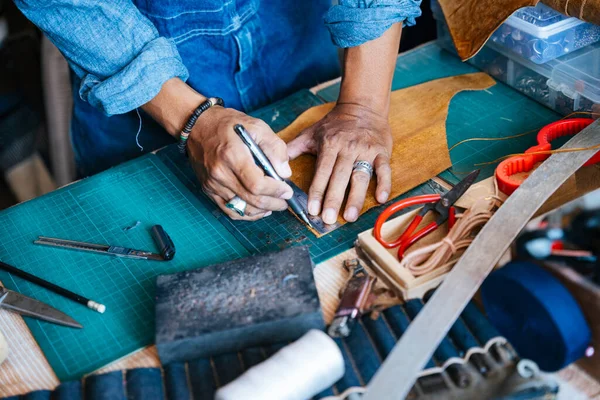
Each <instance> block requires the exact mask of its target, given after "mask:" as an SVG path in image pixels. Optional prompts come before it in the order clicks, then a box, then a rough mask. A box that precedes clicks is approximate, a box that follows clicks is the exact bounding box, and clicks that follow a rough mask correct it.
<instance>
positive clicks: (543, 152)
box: [475, 144, 600, 166]
mask: <svg viewBox="0 0 600 400" xmlns="http://www.w3.org/2000/svg"><path fill="white" fill-rule="evenodd" d="M598 149H600V144H596V145H594V146H589V147H574V148H571V149H556V150H544V151H532V152H529V153H515V154H508V155H506V156H502V157H500V158H497V159H495V160H494V161H488V162H483V163H478V164H475V166H481V165H489V164H495V163H497V162H499V161H502V160H505V159H507V158H511V157H516V156H524V155H528V156H533V155H541V154H550V155H551V154H558V153H576V152H579V151H590V150H598Z"/></svg>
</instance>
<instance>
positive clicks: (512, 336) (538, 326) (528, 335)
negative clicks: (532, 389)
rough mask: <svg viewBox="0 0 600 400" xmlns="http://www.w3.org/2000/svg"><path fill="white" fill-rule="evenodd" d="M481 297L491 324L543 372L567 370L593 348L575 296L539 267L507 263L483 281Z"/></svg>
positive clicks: (527, 263)
mask: <svg viewBox="0 0 600 400" xmlns="http://www.w3.org/2000/svg"><path fill="white" fill-rule="evenodd" d="M481 295H482V300H483V304H484V306H485V309H486V311H487V315H488V317H489V319H490V321H491V322H492V324H493V325H494V326H495V327H496V328H497V329H498V330H499V331H500V333H502V335H504V336H505V337H506V338H507V339H508V341H509V342H510V343H511V344H512V345H513V346H514V347H515V349H516V350H517V352H518V353H519V355H520V356H521V357H523V358H529V359H531V360H533V361H535V362H536V363H537V364H538V365H539V367H540V368H541V369H542V370H544V371H550V372H552V371H557V370H559V369H561V368H563V367H565V366H567V365H569V364H570V363H572V362H574V361H575V360H577V359H579V358H580V357H582V356H583V355H584V353H585V350H586V348H587V347H588V346H589V344H590V340H591V332H590V328H589V326H588V324H587V322H586V320H585V318H584V316H583V313H582V312H581V309H580V308H579V305H578V304H577V302H576V301H575V299H573V296H571V294H570V293H569V292H568V290H567V289H566V288H565V287H564V286H563V285H562V284H561V283H560V282H559V281H558V280H557V279H556V278H554V277H553V276H552V275H551V274H550V273H549V272H547V271H545V270H544V269H542V268H541V267H539V266H538V265H536V264H533V263H529V262H511V263H508V264H507V265H505V266H504V267H503V268H500V269H498V270H496V271H494V272H493V273H492V274H491V275H490V276H489V277H488V278H487V279H486V280H485V282H484V283H483V285H482V286H481Z"/></svg>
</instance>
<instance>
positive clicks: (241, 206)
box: [225, 196, 248, 217]
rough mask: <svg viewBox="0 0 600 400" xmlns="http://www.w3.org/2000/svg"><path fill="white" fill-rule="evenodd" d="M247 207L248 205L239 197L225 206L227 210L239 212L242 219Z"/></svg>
mask: <svg viewBox="0 0 600 400" xmlns="http://www.w3.org/2000/svg"><path fill="white" fill-rule="evenodd" d="M247 205H248V203H246V201H244V200H243V199H242V198H240V197H238V196H233V198H232V199H231V200H229V201H228V202H227V203H226V204H225V206H227V208H229V209H231V210H233V211H235V212H237V213H238V214H239V215H240V217H243V216H244V215H245V213H246V206H247Z"/></svg>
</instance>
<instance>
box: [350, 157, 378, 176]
mask: <svg viewBox="0 0 600 400" xmlns="http://www.w3.org/2000/svg"><path fill="white" fill-rule="evenodd" d="M355 172H364V173H365V174H367V175H369V179H370V178H371V177H372V176H373V166H372V165H371V163H370V162H368V161H364V160H359V161H357V162H355V163H354V166H353V167H352V173H355Z"/></svg>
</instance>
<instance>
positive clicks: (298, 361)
mask: <svg viewBox="0 0 600 400" xmlns="http://www.w3.org/2000/svg"><path fill="white" fill-rule="evenodd" d="M342 376H344V359H343V357H342V353H341V351H340V349H339V348H338V346H337V344H336V343H335V342H334V341H333V339H331V338H330V337H329V336H328V335H327V334H325V333H324V332H321V331H319V330H316V329H313V330H310V331H309V332H308V333H306V334H305V335H304V336H302V337H301V338H300V339H298V340H297V341H295V342H294V343H292V344H290V345H288V346H286V347H284V348H283V349H281V350H279V351H278V352H277V353H275V355H273V356H272V357H271V358H269V359H268V360H266V361H264V362H262V363H260V364H258V365H256V366H254V367H252V368H250V369H249V370H248V371H246V372H245V373H244V374H243V375H242V376H240V377H239V378H238V379H236V380H235V381H233V382H231V383H229V384H227V385H225V386H223V387H222V388H220V389H219V390H218V391H217V393H216V395H215V400H248V399H261V400H306V399H310V398H312V397H313V396H314V395H316V394H318V393H320V392H321V391H323V390H325V389H327V388H328V387H331V386H332V385H333V384H334V383H335V382H337V381H338V380H339V379H340V378H341V377H342Z"/></svg>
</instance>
